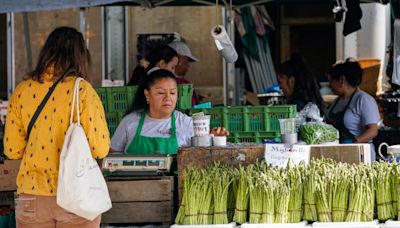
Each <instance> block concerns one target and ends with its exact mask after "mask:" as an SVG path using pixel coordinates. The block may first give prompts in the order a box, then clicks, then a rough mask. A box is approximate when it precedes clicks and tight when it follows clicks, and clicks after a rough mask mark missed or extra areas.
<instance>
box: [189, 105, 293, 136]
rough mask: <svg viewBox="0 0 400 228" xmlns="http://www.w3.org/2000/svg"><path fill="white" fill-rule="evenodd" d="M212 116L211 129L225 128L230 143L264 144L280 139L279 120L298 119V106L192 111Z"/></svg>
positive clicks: (216, 108) (242, 107) (191, 112)
mask: <svg viewBox="0 0 400 228" xmlns="http://www.w3.org/2000/svg"><path fill="white" fill-rule="evenodd" d="M197 112H203V113H204V114H206V115H211V121H210V125H211V126H210V127H218V126H222V127H225V128H226V129H228V130H229V131H230V133H231V134H230V135H229V136H228V141H229V142H254V143H262V142H263V141H264V140H273V139H275V138H280V136H281V134H280V129H279V121H278V120H279V119H284V118H294V117H296V105H260V106H235V107H215V108H209V109H191V110H190V114H193V113H197Z"/></svg>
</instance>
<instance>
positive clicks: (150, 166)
mask: <svg viewBox="0 0 400 228" xmlns="http://www.w3.org/2000/svg"><path fill="white" fill-rule="evenodd" d="M174 158H175V155H163V156H162V155H154V156H152V155H146V156H144V155H142V156H141V155H126V154H115V155H109V156H108V157H106V158H104V159H103V163H102V166H101V168H102V170H103V171H105V172H107V173H108V174H110V175H112V176H138V175H163V174H167V173H169V172H170V170H171V165H172V162H173V160H174Z"/></svg>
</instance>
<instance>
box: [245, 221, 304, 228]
mask: <svg viewBox="0 0 400 228" xmlns="http://www.w3.org/2000/svg"><path fill="white" fill-rule="evenodd" d="M306 225H307V221H302V222H299V223H263V224H250V223H243V224H242V225H241V226H240V227H241V228H282V227H306Z"/></svg>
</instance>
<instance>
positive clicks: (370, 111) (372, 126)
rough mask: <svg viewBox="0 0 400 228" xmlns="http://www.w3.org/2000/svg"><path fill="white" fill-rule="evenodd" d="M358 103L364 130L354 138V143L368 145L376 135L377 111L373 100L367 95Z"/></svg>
mask: <svg viewBox="0 0 400 228" xmlns="http://www.w3.org/2000/svg"><path fill="white" fill-rule="evenodd" d="M358 102H359V105H358V106H359V110H360V112H361V124H362V125H363V126H365V130H364V131H363V132H362V133H361V134H360V135H358V136H357V137H356V142H357V143H368V142H369V141H371V140H372V139H373V138H375V137H376V136H377V135H378V122H379V121H380V114H379V109H378V105H377V104H376V101H375V99H374V98H373V97H371V96H369V95H363V96H362V97H360V99H359V100H358ZM366 110H367V111H366Z"/></svg>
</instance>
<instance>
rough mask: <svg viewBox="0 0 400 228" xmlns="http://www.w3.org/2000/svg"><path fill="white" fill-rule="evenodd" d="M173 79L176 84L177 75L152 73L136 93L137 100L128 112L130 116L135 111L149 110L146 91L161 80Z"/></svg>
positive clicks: (166, 72) (160, 72)
mask: <svg viewBox="0 0 400 228" xmlns="http://www.w3.org/2000/svg"><path fill="white" fill-rule="evenodd" d="M166 78H169V79H172V80H174V81H175V82H176V78H175V75H174V74H173V73H172V72H171V71H169V70H163V69H158V70H155V71H153V72H151V73H150V74H149V75H147V76H146V77H145V78H144V81H143V83H141V84H140V85H139V87H138V89H137V91H136V94H135V99H133V104H132V106H131V107H130V109H129V110H128V111H127V112H126V115H128V114H129V113H131V112H134V111H141V110H147V109H148V107H149V106H148V104H147V102H146V96H145V95H144V90H145V89H146V90H150V88H151V87H152V86H153V85H154V84H155V83H156V82H157V81H159V80H161V79H166Z"/></svg>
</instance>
